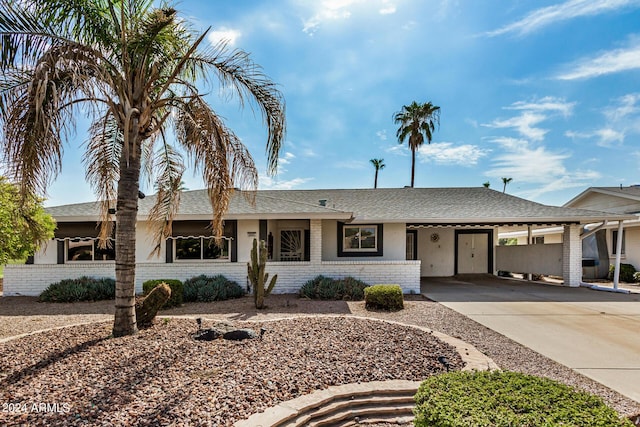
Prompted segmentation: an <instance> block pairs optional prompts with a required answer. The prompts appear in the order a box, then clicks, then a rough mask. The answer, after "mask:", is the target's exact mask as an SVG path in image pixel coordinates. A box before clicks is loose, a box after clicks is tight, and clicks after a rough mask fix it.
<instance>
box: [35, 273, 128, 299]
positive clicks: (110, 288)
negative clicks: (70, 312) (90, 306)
mask: <svg viewBox="0 0 640 427" xmlns="http://www.w3.org/2000/svg"><path fill="white" fill-rule="evenodd" d="M115 297H116V282H115V280H113V279H110V278H106V277H104V278H95V277H86V276H83V277H80V278H78V279H65V280H61V281H59V282H56V283H52V284H51V285H49V286H48V287H47V289H45V290H44V291H42V293H41V294H40V297H39V300H40V301H44V302H76V301H100V300H107V299H115Z"/></svg>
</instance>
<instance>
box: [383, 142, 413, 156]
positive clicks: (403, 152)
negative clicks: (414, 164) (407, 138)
mask: <svg viewBox="0 0 640 427" xmlns="http://www.w3.org/2000/svg"><path fill="white" fill-rule="evenodd" d="M384 151H386V152H387V153H391V154H398V155H400V156H408V155H410V154H411V151H410V150H409V148H407V146H406V145H405V144H396V145H392V146H391V147H389V148H387V149H385V150H384Z"/></svg>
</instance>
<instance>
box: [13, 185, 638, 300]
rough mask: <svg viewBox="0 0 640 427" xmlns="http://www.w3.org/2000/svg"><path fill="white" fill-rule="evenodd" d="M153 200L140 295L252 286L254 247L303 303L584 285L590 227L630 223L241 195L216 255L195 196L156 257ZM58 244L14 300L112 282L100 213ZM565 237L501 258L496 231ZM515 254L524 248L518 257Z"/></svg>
mask: <svg viewBox="0 0 640 427" xmlns="http://www.w3.org/2000/svg"><path fill="white" fill-rule="evenodd" d="M152 199H153V197H152V196H149V197H147V198H145V199H143V200H140V207H139V218H138V225H137V231H136V237H137V248H136V258H137V264H136V289H137V290H138V291H141V290H142V283H143V282H144V281H146V280H149V279H163V278H164V279H174V278H175V279H181V280H184V279H187V278H189V277H192V276H195V275H199V274H208V275H213V274H224V275H225V276H227V277H229V278H230V279H232V280H235V281H237V282H238V283H240V284H241V285H248V283H247V271H246V263H247V261H249V257H250V250H251V246H252V243H253V239H261V240H265V241H266V242H268V251H269V254H268V258H269V261H268V265H267V270H268V271H269V272H271V273H277V274H278V282H277V285H276V288H275V290H274V292H278V293H285V292H297V291H298V290H299V288H300V287H301V286H302V285H303V284H304V283H305V282H306V281H307V280H309V279H311V278H313V277H315V276H317V275H319V274H323V275H326V276H330V277H345V276H353V277H355V278H358V279H361V280H364V281H365V282H367V283H371V284H374V283H398V284H400V285H401V286H402V288H403V290H404V291H405V292H406V293H412V292H415V293H418V292H420V278H421V277H425V276H453V275H458V274H481V273H484V274H486V273H489V274H496V273H497V271H498V270H508V271H532V272H534V271H535V272H540V273H544V274H553V275H558V276H561V277H563V278H564V283H565V284H567V285H570V286H579V284H580V280H581V278H582V272H581V267H582V265H581V258H582V252H581V241H580V232H581V230H582V227H583V226H584V224H590V223H594V222H604V221H614V220H628V219H633V218H634V217H633V216H631V215H628V214H617V213H607V212H599V211H590V210H582V209H575V208H570V207H556V206H546V205H542V204H539V203H535V202H532V201H528V200H524V199H521V198H518V197H514V196H511V195H508V194H503V193H501V192H498V191H495V190H491V189H488V188H484V187H477V188H378V189H333V190H260V191H257V192H256V193H255V203H253V204H252V203H249V202H248V201H247V199H246V198H245V197H243V194H242V191H240V190H237V191H236V192H235V193H234V195H233V198H232V200H231V203H230V206H229V209H228V212H227V213H226V215H225V226H224V240H223V244H222V245H221V246H219V247H216V246H213V245H210V242H211V236H210V230H209V224H210V218H211V206H210V205H209V201H208V197H207V192H206V190H195V191H186V192H184V193H183V194H182V197H181V205H180V209H179V212H178V215H177V217H176V218H175V221H174V223H173V233H172V235H171V236H170V237H169V238H168V239H166V241H164V242H162V246H161V250H160V255H159V256H150V254H151V252H152V249H153V242H152V241H151V232H150V230H149V229H148V223H147V221H146V218H147V214H148V212H149V208H150V207H151V205H152V204H153V200H152ZM47 211H48V212H49V213H50V214H51V215H52V216H53V217H54V218H55V219H56V221H57V225H58V226H57V230H56V232H55V238H54V239H53V240H52V241H50V242H49V243H48V244H47V245H46V246H45V247H43V248H42V249H41V250H40V251H39V252H38V253H36V254H35V255H34V257H33V259H32V260H30V264H27V265H8V266H7V267H6V268H5V273H4V295H38V294H39V293H40V292H41V291H42V290H43V289H45V288H46V287H47V286H48V285H49V284H51V283H53V282H56V281H59V280H62V279H66V278H74V277H80V276H83V275H88V276H95V277H114V276H115V268H114V261H113V260H114V256H115V253H114V251H113V249H107V250H102V249H99V248H98V247H97V235H98V228H97V220H98V203H96V202H92V203H80V204H73V205H65V206H56V207H50V208H47ZM523 227H524V228H525V229H526V228H527V227H546V228H548V227H561V228H562V230H563V231H562V232H563V240H562V242H561V243H555V244H548V245H547V244H545V245H528V246H518V247H500V246H498V245H497V243H498V229H499V228H500V229H505V228H506V229H510V228H512V229H514V230H517V229H522V228H523ZM514 248H515V249H514Z"/></svg>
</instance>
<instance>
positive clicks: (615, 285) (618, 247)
mask: <svg viewBox="0 0 640 427" xmlns="http://www.w3.org/2000/svg"><path fill="white" fill-rule="evenodd" d="M623 229H624V225H623V221H618V240H617V241H616V263H615V267H614V270H613V289H618V282H619V280H620V256H621V254H620V252H622V237H623V235H622V232H623Z"/></svg>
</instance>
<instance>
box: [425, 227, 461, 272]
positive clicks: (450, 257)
mask: <svg viewBox="0 0 640 427" xmlns="http://www.w3.org/2000/svg"><path fill="white" fill-rule="evenodd" d="M433 233H437V234H438V236H439V237H440V238H439V239H438V241H437V242H433V241H431V235H432V234H433ZM454 238H455V230H454V229H452V228H420V229H418V259H419V260H421V267H420V275H421V276H425V277H444V276H453V274H454V270H455V265H454V256H455V241H454Z"/></svg>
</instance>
